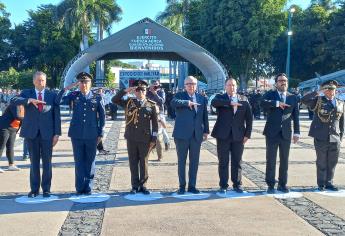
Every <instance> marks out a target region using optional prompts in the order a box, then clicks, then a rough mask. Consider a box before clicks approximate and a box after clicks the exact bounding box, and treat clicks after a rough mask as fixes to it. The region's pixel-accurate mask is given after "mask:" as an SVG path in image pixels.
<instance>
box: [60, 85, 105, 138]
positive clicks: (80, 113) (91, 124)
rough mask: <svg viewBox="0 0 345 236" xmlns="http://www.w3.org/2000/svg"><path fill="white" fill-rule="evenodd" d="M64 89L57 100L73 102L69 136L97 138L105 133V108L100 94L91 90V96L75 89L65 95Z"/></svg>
mask: <svg viewBox="0 0 345 236" xmlns="http://www.w3.org/2000/svg"><path fill="white" fill-rule="evenodd" d="M64 92H65V91H64V89H62V90H61V91H60V92H59V94H58V96H57V102H58V103H59V104H60V102H61V100H62V102H63V103H64V102H67V103H70V102H73V116H72V120H71V124H70V126H69V130H68V136H69V137H71V138H75V139H96V138H97V137H102V136H103V134H104V125H105V108H104V102H103V99H102V97H101V95H99V94H94V93H92V92H90V93H91V94H90V97H89V98H85V96H84V95H83V94H82V93H81V92H80V91H75V92H71V93H69V94H67V95H66V96H63V94H64Z"/></svg>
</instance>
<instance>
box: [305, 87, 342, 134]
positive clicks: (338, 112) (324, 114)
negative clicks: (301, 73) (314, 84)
mask: <svg viewBox="0 0 345 236" xmlns="http://www.w3.org/2000/svg"><path fill="white" fill-rule="evenodd" d="M319 98H320V99H321V100H320V107H318V108H316V110H315V111H314V116H313V121H312V122H311V125H310V129H309V136H310V137H314V138H317V139H319V140H322V141H329V140H330V136H333V138H335V139H336V140H338V141H341V140H342V138H343V134H344V120H345V119H344V112H345V104H344V102H343V101H341V100H339V99H336V100H335V101H336V106H335V107H334V106H333V105H331V106H329V104H328V103H327V99H326V97H324V96H322V97H319V96H317V92H313V93H309V94H307V95H305V96H303V97H302V99H301V102H302V103H304V104H305V105H307V106H308V107H309V108H310V109H312V110H314V109H315V106H316V104H317V101H318V99H319ZM320 117H321V118H323V120H328V122H324V121H322V120H321V119H320Z"/></svg>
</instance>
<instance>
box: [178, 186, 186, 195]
mask: <svg viewBox="0 0 345 236" xmlns="http://www.w3.org/2000/svg"><path fill="white" fill-rule="evenodd" d="M176 193H177V194H178V195H183V194H185V193H186V190H185V188H179V189H178V190H177V191H176Z"/></svg>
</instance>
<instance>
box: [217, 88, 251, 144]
mask: <svg viewBox="0 0 345 236" xmlns="http://www.w3.org/2000/svg"><path fill="white" fill-rule="evenodd" d="M237 99H238V102H239V103H240V104H242V106H238V107H237V110H236V113H234V109H233V107H232V106H231V105H230V103H231V101H230V100H229V96H228V94H226V93H225V94H218V95H216V97H215V98H214V99H213V100H212V102H211V105H212V106H213V107H215V108H216V109H217V114H218V116H217V121H216V124H215V125H214V128H213V130H212V134H211V135H212V137H214V138H218V139H227V138H231V139H232V140H233V141H242V140H243V138H244V136H246V137H248V138H250V135H251V132H252V126H253V115H252V111H251V108H250V105H249V102H248V100H247V98H246V97H244V96H240V95H237ZM230 135H231V136H230Z"/></svg>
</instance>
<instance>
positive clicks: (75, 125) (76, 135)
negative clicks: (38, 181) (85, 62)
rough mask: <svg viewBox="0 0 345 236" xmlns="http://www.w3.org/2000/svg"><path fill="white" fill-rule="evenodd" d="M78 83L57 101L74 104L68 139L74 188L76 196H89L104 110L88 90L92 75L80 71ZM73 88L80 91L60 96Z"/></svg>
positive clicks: (101, 103)
mask: <svg viewBox="0 0 345 236" xmlns="http://www.w3.org/2000/svg"><path fill="white" fill-rule="evenodd" d="M77 80H78V81H77V82H76V83H73V84H71V85H69V86H67V87H66V88H64V89H62V90H61V91H60V93H59V95H58V97H57V101H58V102H59V103H60V101H61V99H62V100H63V101H64V102H67V103H69V102H73V115H72V120H71V124H70V127H69V130H68V136H69V137H71V141H72V148H73V156H74V162H75V188H76V192H77V195H82V194H85V195H90V194H91V193H92V186H93V179H94V175H95V158H96V147H97V144H98V143H100V142H101V141H102V137H103V134H104V125H105V109H104V102H103V99H102V97H101V95H99V94H96V93H93V92H92V91H91V80H92V76H91V75H90V74H88V73H86V72H80V73H79V74H78V75H77ZM75 86H78V87H79V91H74V92H71V93H69V94H67V95H65V96H63V94H64V93H65V92H66V91H68V90H70V89H71V88H73V87H75Z"/></svg>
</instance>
